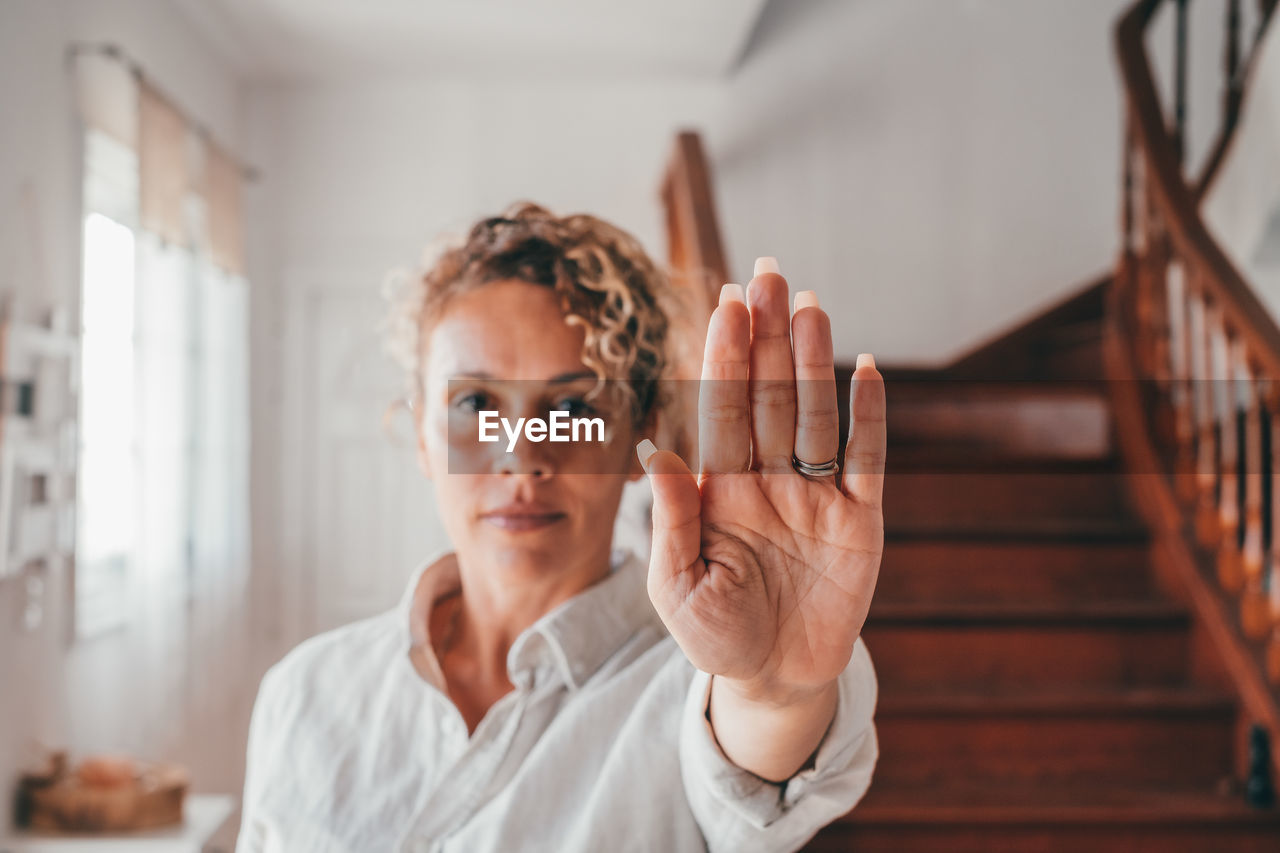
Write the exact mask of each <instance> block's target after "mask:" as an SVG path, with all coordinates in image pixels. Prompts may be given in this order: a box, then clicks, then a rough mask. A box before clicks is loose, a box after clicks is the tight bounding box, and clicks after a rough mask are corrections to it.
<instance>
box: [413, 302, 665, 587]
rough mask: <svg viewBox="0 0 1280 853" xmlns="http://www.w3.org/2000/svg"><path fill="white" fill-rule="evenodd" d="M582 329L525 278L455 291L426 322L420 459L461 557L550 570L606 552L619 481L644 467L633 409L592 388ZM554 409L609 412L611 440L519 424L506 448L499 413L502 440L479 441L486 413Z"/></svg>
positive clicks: (512, 418) (494, 427) (545, 414)
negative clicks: (571, 437)
mask: <svg viewBox="0 0 1280 853" xmlns="http://www.w3.org/2000/svg"><path fill="white" fill-rule="evenodd" d="M583 339H584V333H583V330H582V329H581V328H580V327H577V326H570V325H568V324H566V323H565V320H564V316H563V315H562V314H561V311H560V308H559V306H558V305H557V303H556V299H555V296H554V293H553V292H552V291H551V290H550V289H549V288H546V287H540V286H537V285H532V284H528V283H526V282H523V281H518V280H508V281H499V282H493V283H491V284H487V285H484V286H483V287H479V288H477V289H475V290H472V291H469V292H466V293H462V294H459V295H457V296H454V297H452V298H451V299H450V301H449V302H448V303H447V305H446V306H445V308H444V309H443V311H442V313H441V316H440V317H439V318H438V319H437V321H436V323H435V325H434V326H433V327H432V328H431V329H430V330H429V334H428V338H427V342H426V344H425V348H424V352H423V357H424V359H425V368H426V370H425V373H424V389H423V391H424V405H423V407H422V412H421V419H420V421H419V424H418V441H419V462H420V464H421V465H422V467H423V470H424V472H425V473H426V474H427V476H428V477H430V478H431V479H432V481H433V483H434V485H435V492H436V498H437V503H438V504H439V511H440V514H441V518H442V520H443V522H444V526H445V529H446V530H447V531H448V533H449V536H450V538H451V540H452V542H453V546H454V547H455V548H456V549H457V551H458V554H459V556H460V557H461V559H462V560H463V561H464V562H475V563H477V564H479V565H482V566H489V567H493V568H504V569H510V570H515V571H519V572H525V573H544V572H548V571H551V572H555V571H560V572H562V571H564V569H565V568H566V567H567V566H568V565H569V564H570V563H574V562H577V561H578V560H579V559H580V560H581V561H582V562H581V563H580V565H582V566H588V565H594V566H596V567H599V565H601V561H604V560H607V556H608V550H609V545H610V541H611V538H612V534H613V523H614V517H615V515H616V514H617V510H618V503H619V501H620V499H621V496H622V489H623V486H624V485H625V483H626V481H627V480H628V479H635V478H636V477H638V476H640V475H641V473H642V472H641V471H640V469H639V466H638V464H636V462H635V454H634V453H633V452H632V448H633V446H634V444H635V441H636V440H637V438H638V437H637V436H635V434H634V429H633V427H632V424H631V423H630V419H629V418H628V417H618V416H616V414H615V413H614V412H611V411H603V410H600V409H598V408H593V407H592V405H591V403H589V402H588V401H587V399H586V394H587V392H588V391H590V390H591V389H592V388H593V387H594V386H595V384H596V376H595V374H594V373H593V372H592V371H591V370H590V369H589V368H588V367H587V366H586V365H585V364H583V362H582V344H583ZM556 410H559V411H564V412H567V413H568V414H569V415H570V416H571V417H574V418H577V417H600V418H603V420H604V422H605V424H606V426H607V429H606V430H605V441H603V442H598V441H594V440H593V441H585V440H580V441H577V442H574V441H568V442H551V441H547V440H543V441H541V442H535V441H531V440H529V439H528V438H527V437H526V435H525V433H524V432H523V430H522V431H521V433H520V435H519V437H518V438H517V439H516V440H515V442H514V447H513V448H512V449H510V450H509V449H508V448H509V447H511V438H510V437H509V435H508V432H507V430H506V428H505V427H504V426H503V425H502V424H501V423H500V422H499V421H498V420H497V418H492V417H489V418H487V419H486V422H487V423H489V424H490V427H489V429H488V435H490V436H493V435H496V437H497V440H496V441H481V440H480V431H481V414H480V413H481V412H497V413H498V416H499V417H500V418H505V419H506V421H507V424H508V425H509V426H511V427H512V428H514V427H515V425H516V423H517V419H518V418H539V419H542V420H544V421H547V422H550V421H551V419H552V415H551V412H553V411H556ZM584 432H585V431H584ZM579 437H580V438H582V437H583V433H580V434H579ZM592 437H593V438H594V437H595V436H594V435H593V436H592Z"/></svg>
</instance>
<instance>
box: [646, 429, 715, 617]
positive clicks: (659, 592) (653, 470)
mask: <svg viewBox="0 0 1280 853" xmlns="http://www.w3.org/2000/svg"><path fill="white" fill-rule="evenodd" d="M636 455H637V456H639V457H640V464H641V465H642V466H644V469H645V473H647V474H648V475H649V485H650V487H651V488H652V489H653V544H652V548H651V556H650V560H649V595H650V597H653V598H655V602H654V603H655V604H656V603H657V599H656V596H664V597H665V596H670V598H668V601H669V602H670V603H672V604H674V603H678V602H679V601H681V600H683V596H684V595H685V594H687V592H688V591H689V590H691V589H692V587H693V585H694V584H696V583H697V580H698V578H699V577H700V576H701V570H702V566H703V563H702V558H701V556H700V555H701V551H702V496H701V493H700V492H699V491H698V481H697V480H696V479H695V478H694V476H693V472H692V471H690V470H689V466H688V465H686V464H684V460H683V459H681V458H680V457H679V456H677V455H676V454H674V453H672V452H670V451H668V450H661V451H660V450H658V449H657V448H656V447H654V445H653V442H652V441H650V440H649V439H647V438H646V439H645V440H643V441H641V442H640V443H639V444H638V445H636Z"/></svg>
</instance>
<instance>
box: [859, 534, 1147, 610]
mask: <svg viewBox="0 0 1280 853" xmlns="http://www.w3.org/2000/svg"><path fill="white" fill-rule="evenodd" d="M1151 591H1152V580H1151V573H1150V571H1149V563H1148V551H1147V546H1146V545H1144V544H1142V543H1131V542H1119V543H1113V542H1101V543H1045V542H1031V543H1025V542H966V541H952V540H947V539H941V540H937V541H906V542H892V543H888V544H886V547H885V550H884V557H883V559H882V561H881V566H880V578H879V580H878V581H877V583H876V597H875V600H874V601H873V603H872V606H873V607H877V606H881V605H887V604H892V603H896V602H909V601H914V602H928V601H959V602H980V601H986V602H994V603H1000V602H1026V601H1067V602H1069V601H1105V600H1113V599H1128V600H1132V599H1139V598H1142V597H1144V596H1147V595H1149V594H1150V593H1151Z"/></svg>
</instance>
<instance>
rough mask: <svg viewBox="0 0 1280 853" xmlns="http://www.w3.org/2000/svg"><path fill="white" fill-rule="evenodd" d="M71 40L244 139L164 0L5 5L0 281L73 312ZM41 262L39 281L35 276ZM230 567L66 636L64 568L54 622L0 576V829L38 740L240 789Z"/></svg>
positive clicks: (205, 786) (241, 681) (226, 77)
mask: <svg viewBox="0 0 1280 853" xmlns="http://www.w3.org/2000/svg"><path fill="white" fill-rule="evenodd" d="M73 41H93V42H98V41H108V42H113V43H115V44H117V45H118V46H120V47H121V48H123V49H124V50H125V51H126V52H127V53H128V54H129V55H131V56H132V57H133V58H134V59H136V60H137V61H138V62H139V63H140V64H141V65H142V66H143V68H144V69H145V71H146V72H147V73H148V75H149V76H150V77H151V78H152V79H153V80H154V81H155V82H156V83H157V85H159V86H160V87H161V88H162V89H163V90H164V91H166V92H167V93H169V94H170V95H172V96H173V97H174V98H175V99H176V100H177V102H178V103H179V104H181V105H182V106H184V107H186V108H187V109H188V110H190V111H191V112H192V113H193V114H194V115H195V116H196V117H197V118H198V119H199V120H200V121H201V122H202V123H204V124H205V125H207V126H208V127H209V128H210V129H211V130H212V132H213V133H214V135H215V137H217V138H218V139H219V140H221V141H224V142H227V143H229V144H231V145H232V146H233V148H234V147H238V145H239V141H240V138H241V127H240V121H241V107H240V103H241V95H240V93H239V88H238V84H237V81H236V78H235V76H234V75H233V73H232V71H231V69H230V68H229V67H228V66H227V64H226V63H225V62H223V61H222V59H221V58H220V57H219V56H218V55H216V54H215V53H214V52H213V51H212V50H211V49H210V48H209V47H208V46H207V45H206V43H205V41H204V40H203V38H202V37H201V36H200V35H199V34H198V33H197V32H195V31H193V30H192V29H190V28H189V27H188V25H187V23H186V21H185V19H183V18H182V17H181V16H180V15H179V14H178V13H177V12H175V11H174V8H173V7H172V6H171V4H169V3H161V2H154V0H3V2H0V287H5V288H14V287H16V288H17V291H18V292H19V293H20V294H21V295H22V297H23V298H24V299H25V300H26V301H27V302H28V304H29V306H30V307H31V308H32V309H33V310H38V309H40V308H45V307H48V306H50V305H54V304H62V305H66V306H68V307H69V308H70V309H72V310H73V311H75V310H78V309H77V307H76V305H77V302H76V300H77V292H78V287H79V239H80V215H81V214H80V190H79V179H80V165H79V162H78V158H79V156H80V154H79V140H78V131H77V129H76V122H75V112H74V110H75V106H74V97H73V92H72V87H71V82H70V76H69V72H68V69H67V66H66V64H65V59H64V50H65V48H66V46H67V44H68V43H70V42H73ZM24 188H30V194H31V195H32V197H34V198H35V199H36V202H37V205H36V206H37V210H38V222H39V226H40V228H39V230H40V231H41V232H42V235H43V240H44V243H43V246H42V247H37V248H32V247H31V244H30V241H29V240H28V238H27V235H28V234H29V233H30V229H29V228H28V227H27V217H26V216H25V213H24V207H23V204H22V198H23V193H24ZM36 258H38V260H33V259H36ZM40 264H46V265H47V266H48V268H49V270H50V275H49V277H48V281H47V282H40V281H38V280H36V279H35V278H33V277H32V275H31V273H32V269H33V267H38V266H39V265H40ZM73 316H75V315H74V313H73ZM229 569H230V570H229V572H228V576H227V578H226V579H225V581H224V580H218V581H215V582H214V583H212V584H211V585H210V586H209V587H207V588H202V589H201V590H199V591H198V593H197V596H196V598H195V600H194V602H193V604H192V606H191V607H189V608H187V607H185V606H184V605H183V604H181V603H180V602H177V601H173V600H168V601H164V602H159V604H160V606H159V607H157V606H156V605H157V602H155V601H150V602H147V603H145V604H143V603H139V605H138V607H137V612H136V613H135V618H134V620H133V621H132V622H131V623H130V625H129V627H128V628H127V629H126V630H122V631H118V632H115V633H112V634H109V635H106V636H103V637H101V638H97V639H93V640H89V641H82V642H78V643H76V644H74V645H71V646H67V644H66V642H65V639H64V638H65V637H66V635H67V634H66V630H67V626H66V620H67V618H68V612H67V608H66V607H65V605H64V603H65V601H66V595H67V586H66V579H65V578H57V579H56V583H54V584H52V585H51V587H50V589H48V591H47V592H46V598H47V603H46V613H47V614H48V617H47V619H46V621H45V623H44V625H43V626H42V627H41V628H40V629H39V630H38V631H35V632H26V631H23V630H22V629H21V628H20V626H19V624H18V617H19V612H20V611H19V606H20V601H19V590H18V589H17V588H16V584H13V583H12V582H9V583H6V582H3V581H0V685H3V688H0V789H2V793H3V797H4V805H3V807H0V808H3V811H0V829H3V828H4V827H5V826H7V824H8V821H9V817H10V816H9V807H10V804H11V802H12V798H11V796H9V792H10V789H11V785H12V782H13V778H14V772H15V768H16V767H17V766H18V764H19V762H21V761H25V760H29V759H30V758H31V757H32V755H33V750H34V749H35V748H36V745H37V743H40V742H43V743H45V744H48V745H59V746H67V747H69V748H70V749H71V750H72V751H73V755H79V754H83V753H84V752H86V751H102V750H106V751H115V750H121V751H127V752H131V753H133V754H137V755H140V756H143V757H147V758H153V759H165V760H176V761H180V762H182V763H184V764H186V765H187V766H188V767H189V768H190V769H191V771H192V773H193V785H194V788H195V789H196V790H222V791H236V790H238V788H239V786H240V777H241V774H242V760H243V743H244V729H245V719H246V717H247V713H248V703H249V701H250V700H251V698H252V694H251V692H249V691H251V690H252V689H253V686H254V685H251V684H248V683H247V679H245V678H243V677H242V676H241V674H240V672H239V667H240V665H241V663H242V662H243V659H244V655H243V653H241V652H239V651H238V649H237V646H236V643H237V642H239V640H240V638H242V637H245V636H246V635H247V629H246V627H245V626H244V624H243V621H242V620H243V615H244V613H245V601H244V585H243V579H242V577H241V579H240V580H238V581H237V580H236V578H235V576H236V575H237V574H239V575H241V576H243V574H245V573H246V572H245V571H239V572H237V571H236V569H235V567H229Z"/></svg>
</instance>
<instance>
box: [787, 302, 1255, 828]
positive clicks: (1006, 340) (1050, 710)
mask: <svg viewBox="0 0 1280 853" xmlns="http://www.w3.org/2000/svg"><path fill="white" fill-rule="evenodd" d="M1107 286H1108V284H1107V283H1106V282H1103V283H1099V284H1096V285H1094V286H1091V287H1090V288H1087V289H1086V290H1085V291H1083V292H1082V293H1081V294H1080V295H1079V296H1077V297H1074V298H1073V299H1071V300H1068V301H1067V302H1065V303H1063V304H1062V305H1060V306H1058V307H1057V308H1055V309H1054V310H1053V311H1050V312H1047V313H1046V314H1045V315H1043V316H1042V317H1040V318H1038V319H1037V320H1036V321H1033V322H1032V323H1029V324H1027V325H1026V326H1025V327H1023V328H1022V329H1018V330H1015V331H1014V332H1011V333H1009V334H1008V335H1006V336H1004V337H1003V338H1001V339H1000V340H998V341H997V342H995V343H994V344H992V345H990V346H988V347H984V348H983V350H982V351H980V352H979V353H975V354H974V356H972V357H971V358H970V359H967V360H965V361H962V362H958V363H957V364H956V365H954V366H953V367H952V368H950V369H949V370H947V371H941V372H929V371H895V370H893V369H892V368H884V369H883V370H882V373H884V375H885V388H886V395H887V402H888V418H889V424H890V429H889V430H888V433H889V436H890V447H889V455H888V462H887V465H886V480H885V524H886V530H885V539H886V542H885V553H884V559H883V563H882V566H881V572H880V581H879V586H878V589H877V592H876V598H875V601H874V603H873V605H872V608H871V615H870V618H869V619H868V622H867V626H866V629H865V631H864V636H865V638H866V642H867V646H868V648H869V649H870V651H871V657H872V660H873V661H874V662H875V665H876V670H877V673H878V676H879V680H880V697H879V707H878V712H877V727H878V732H879V738H880V748H881V757H880V762H879V765H878V767H877V769H876V775H875V779H874V782H873V784H872V787H871V790H870V792H869V793H868V794H867V796H866V798H865V799H864V800H863V801H862V802H861V803H860V804H859V805H858V806H857V808H856V809H854V811H853V812H852V813H851V814H850V815H848V816H847V817H846V818H844V819H842V820H840V821H838V822H837V823H835V824H833V825H832V826H830V827H828V828H827V829H825V830H823V831H822V832H821V833H820V834H819V835H818V836H817V837H816V838H815V839H814V840H813V841H812V842H811V843H810V845H809V846H808V848H806V849H810V850H823V851H827V850H830V851H835V850H841V851H846V850H847V851H860V853H878V851H894V853H909V851H916V850H921V851H923V850H928V851H935V850H936V851H941V850H945V851H948V853H964V851H974V853H979V852H980V853H999V851H1019V853H1027V851H1044V853H1048V851H1079V850H1084V849H1091V850H1095V851H1112V850H1115V851H1120V850H1123V851H1133V850H1159V851H1162V853H1179V851H1205V852H1206V853H1208V851H1214V853H1217V851H1242V853H1248V851H1271V853H1274V851H1276V850H1280V812H1277V811H1275V810H1269V811H1258V810H1254V809H1251V808H1249V807H1248V806H1246V805H1245V803H1244V800H1243V797H1242V796H1241V794H1240V790H1239V789H1240V782H1239V778H1238V771H1239V763H1240V761H1241V755H1240V752H1241V750H1242V749H1243V747H1242V746H1240V743H1241V735H1240V730H1241V725H1242V723H1241V716H1240V714H1239V708H1238V707H1237V704H1236V701H1235V700H1234V698H1233V697H1232V694H1231V692H1229V691H1228V690H1227V689H1225V687H1224V684H1223V682H1222V681H1220V680H1218V679H1215V678H1213V677H1212V674H1211V672H1206V671H1205V667H1204V666H1202V665H1201V664H1199V663H1198V662H1197V659H1196V658H1197V649H1198V648H1199V646H1198V644H1197V643H1196V642H1195V638H1194V630H1193V629H1194V624H1193V621H1192V619H1191V618H1190V615H1189V613H1188V612H1187V610H1186V608H1185V607H1184V606H1183V605H1182V604H1180V603H1178V601H1177V600H1176V599H1174V598H1173V597H1171V596H1169V595H1167V594H1165V593H1164V592H1162V590H1161V584H1160V583H1159V580H1158V577H1157V575H1156V573H1155V572H1154V571H1153V567H1152V555H1151V550H1150V547H1151V543H1150V541H1149V535H1148V532H1147V529H1146V526H1145V525H1144V524H1143V522H1142V520H1141V519H1140V517H1139V516H1138V515H1137V514H1136V513H1135V512H1134V510H1133V508H1132V507H1131V505H1130V500H1129V495H1128V489H1127V488H1126V477H1125V474H1124V470H1123V467H1122V465H1121V464H1120V461H1119V459H1118V456H1117V453H1116V447H1115V442H1114V435H1113V433H1112V430H1111V427H1112V425H1113V424H1112V419H1111V417H1110V408H1109V399H1108V396H1107V389H1106V387H1105V384H1106V383H1105V382H1104V381H1103V376H1102V371H1101V354H1100V349H1101V346H1102V343H1101V341H1102V334H1101V324H1102V319H1103V318H1102V313H1101V311H1102V304H1103V303H1102V299H1101V296H1102V295H1103V294H1104V292H1105V289H1106V287H1107ZM1091 312H1094V316H1092V317H1090V316H1087V315H1088V314H1089V313H1091ZM1026 329H1031V330H1032V334H1027V333H1026ZM997 365H1006V366H1005V367H1004V368H1003V369H1002V370H1000V372H999V373H996V372H994V368H995V367H996V366H997ZM980 371H988V373H987V375H988V377H989V378H987V379H975V378H973V377H974V375H975V372H980ZM844 408H845V407H843V406H842V409H844ZM1055 424H1056V425H1058V428H1056V429H1055V428H1053V427H1054V425H1055ZM1062 424H1074V425H1075V426H1076V429H1075V430H1074V431H1072V432H1070V433H1068V432H1067V431H1064V430H1063V429H1062V428H1061V425H1062Z"/></svg>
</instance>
